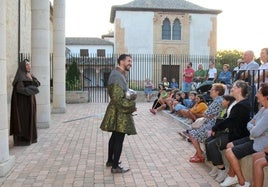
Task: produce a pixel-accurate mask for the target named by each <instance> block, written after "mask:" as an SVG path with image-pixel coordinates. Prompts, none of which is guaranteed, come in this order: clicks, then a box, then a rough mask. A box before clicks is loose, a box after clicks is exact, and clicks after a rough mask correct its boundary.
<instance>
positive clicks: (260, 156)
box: [252, 147, 268, 187]
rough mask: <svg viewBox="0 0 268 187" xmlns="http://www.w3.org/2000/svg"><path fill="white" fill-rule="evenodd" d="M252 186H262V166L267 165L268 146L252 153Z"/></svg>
mask: <svg viewBox="0 0 268 187" xmlns="http://www.w3.org/2000/svg"><path fill="white" fill-rule="evenodd" d="M252 166H253V171H252V173H253V186H254V187H263V179H264V172H263V168H264V167H266V166H268V147H266V148H265V149H264V151H261V152H258V153H254V154H253V163H252Z"/></svg>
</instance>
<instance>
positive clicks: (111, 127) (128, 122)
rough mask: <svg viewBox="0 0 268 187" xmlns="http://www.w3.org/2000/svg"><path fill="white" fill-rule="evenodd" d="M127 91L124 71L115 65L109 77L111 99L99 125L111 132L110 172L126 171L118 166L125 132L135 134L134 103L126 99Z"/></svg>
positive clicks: (108, 161)
mask: <svg viewBox="0 0 268 187" xmlns="http://www.w3.org/2000/svg"><path fill="white" fill-rule="evenodd" d="M127 91H128V87H127V81H126V77H125V71H122V69H120V67H117V68H116V69H115V70H113V71H112V72H111V74H110V77H109V81H108V94H109V96H110V98H111V101H110V103H109V105H108V107H107V109H106V113H105V116H104V119H103V121H102V123H101V126H100V128H101V129H102V130H103V131H108V132H112V135H111V138H110V140H109V148H108V160H107V162H106V166H107V167H109V166H112V169H111V171H112V173H124V172H127V171H128V170H124V169H123V168H121V167H120V166H119V164H120V162H119V159H120V155H121V152H122V146H123V141H124V137H125V134H128V135H134V134H137V132H136V129H135V126H134V121H133V117H132V113H133V112H134V111H136V103H135V101H134V100H131V99H127V98H128V97H126V92H127ZM127 95H128V94H127ZM133 98H136V97H133Z"/></svg>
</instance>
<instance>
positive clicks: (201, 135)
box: [187, 83, 225, 162]
mask: <svg viewBox="0 0 268 187" xmlns="http://www.w3.org/2000/svg"><path fill="white" fill-rule="evenodd" d="M224 91H225V90H224V87H223V84H221V83H215V84H213V85H212V88H211V90H210V97H211V98H212V99H213V102H212V103H211V104H210V105H209V106H208V109H207V110H206V112H205V115H204V117H205V118H206V120H205V122H204V124H203V125H202V126H201V127H200V128H198V129H191V130H188V132H187V133H188V137H189V140H190V141H191V142H192V143H193V145H194V148H195V150H196V153H195V154H194V156H192V157H191V158H190V162H204V161H205V158H204V157H203V155H202V154H203V151H202V149H201V147H200V143H203V141H204V140H205V139H206V138H207V136H208V131H209V130H211V128H212V126H213V125H214V124H215V122H216V119H217V118H218V116H219V115H220V112H221V109H222V106H221V103H222V95H223V94H224Z"/></svg>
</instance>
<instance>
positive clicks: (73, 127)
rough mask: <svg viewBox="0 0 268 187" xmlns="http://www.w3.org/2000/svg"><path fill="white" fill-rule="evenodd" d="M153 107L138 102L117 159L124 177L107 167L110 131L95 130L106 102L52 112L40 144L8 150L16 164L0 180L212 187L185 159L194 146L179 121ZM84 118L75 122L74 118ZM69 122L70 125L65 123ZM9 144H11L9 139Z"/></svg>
mask: <svg viewBox="0 0 268 187" xmlns="http://www.w3.org/2000/svg"><path fill="white" fill-rule="evenodd" d="M151 105H152V103H138V104H137V107H138V111H137V112H136V113H137V116H135V117H134V119H135V124H136V128H137V132H138V135H134V136H126V138H125V141H124V147H123V152H122V156H121V161H122V166H125V167H130V168H131V171H130V172H128V173H125V174H111V172H110V168H106V166H105V162H106V159H107V145H108V140H109V137H110V133H107V132H102V131H101V130H100V128H99V125H100V122H101V120H102V117H103V114H104V112H105V109H106V104H103V103H93V104H92V103H85V104H69V105H67V112H66V113H65V114H52V116H51V127H50V128H48V129H38V136H39V137H38V143H36V144H32V145H31V146H28V147H12V145H11V147H10V154H11V155H15V157H16V163H15V166H14V168H13V169H12V171H11V172H10V173H9V174H8V175H7V176H6V177H4V178H0V185H1V186H4V187H9V186H12V187H20V186H22V187H35V186H44V187H50V186H53V187H54V186H55V187H61V186H66V187H68V186H75V187H79V186H84V187H113V186H116V187H117V186H119V187H120V186H122V187H123V186H129V187H130V186H131V187H132V186H133V187H134V186H138V187H143V186H159V187H166V186H173V187H214V186H218V184H217V183H216V182H214V180H213V179H212V178H211V177H210V176H209V175H208V171H209V168H208V167H207V165H205V164H195V163H190V162H189V161H188V159H189V157H190V156H192V154H193V153H194V149H193V146H192V145H191V144H190V143H188V142H186V141H184V140H182V139H181V138H180V137H179V136H178V134H177V131H179V130H182V125H180V122H179V121H178V120H176V119H174V118H172V117H171V116H169V115H168V114H166V113H164V112H159V113H158V114H157V115H155V116H154V115H152V114H151V113H150V112H149V110H148V109H149V108H150V107H151ZM78 118H83V119H80V120H76V121H70V120H73V119H78ZM66 121H69V122H66ZM11 142H12V141H11Z"/></svg>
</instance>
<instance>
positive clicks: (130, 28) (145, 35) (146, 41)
mask: <svg viewBox="0 0 268 187" xmlns="http://www.w3.org/2000/svg"><path fill="white" fill-rule="evenodd" d="M153 17H154V14H153V13H152V12H133V11H117V12H116V19H119V20H120V21H121V28H122V29H124V30H125V46H126V49H127V50H128V53H132V54H152V53H153Z"/></svg>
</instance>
